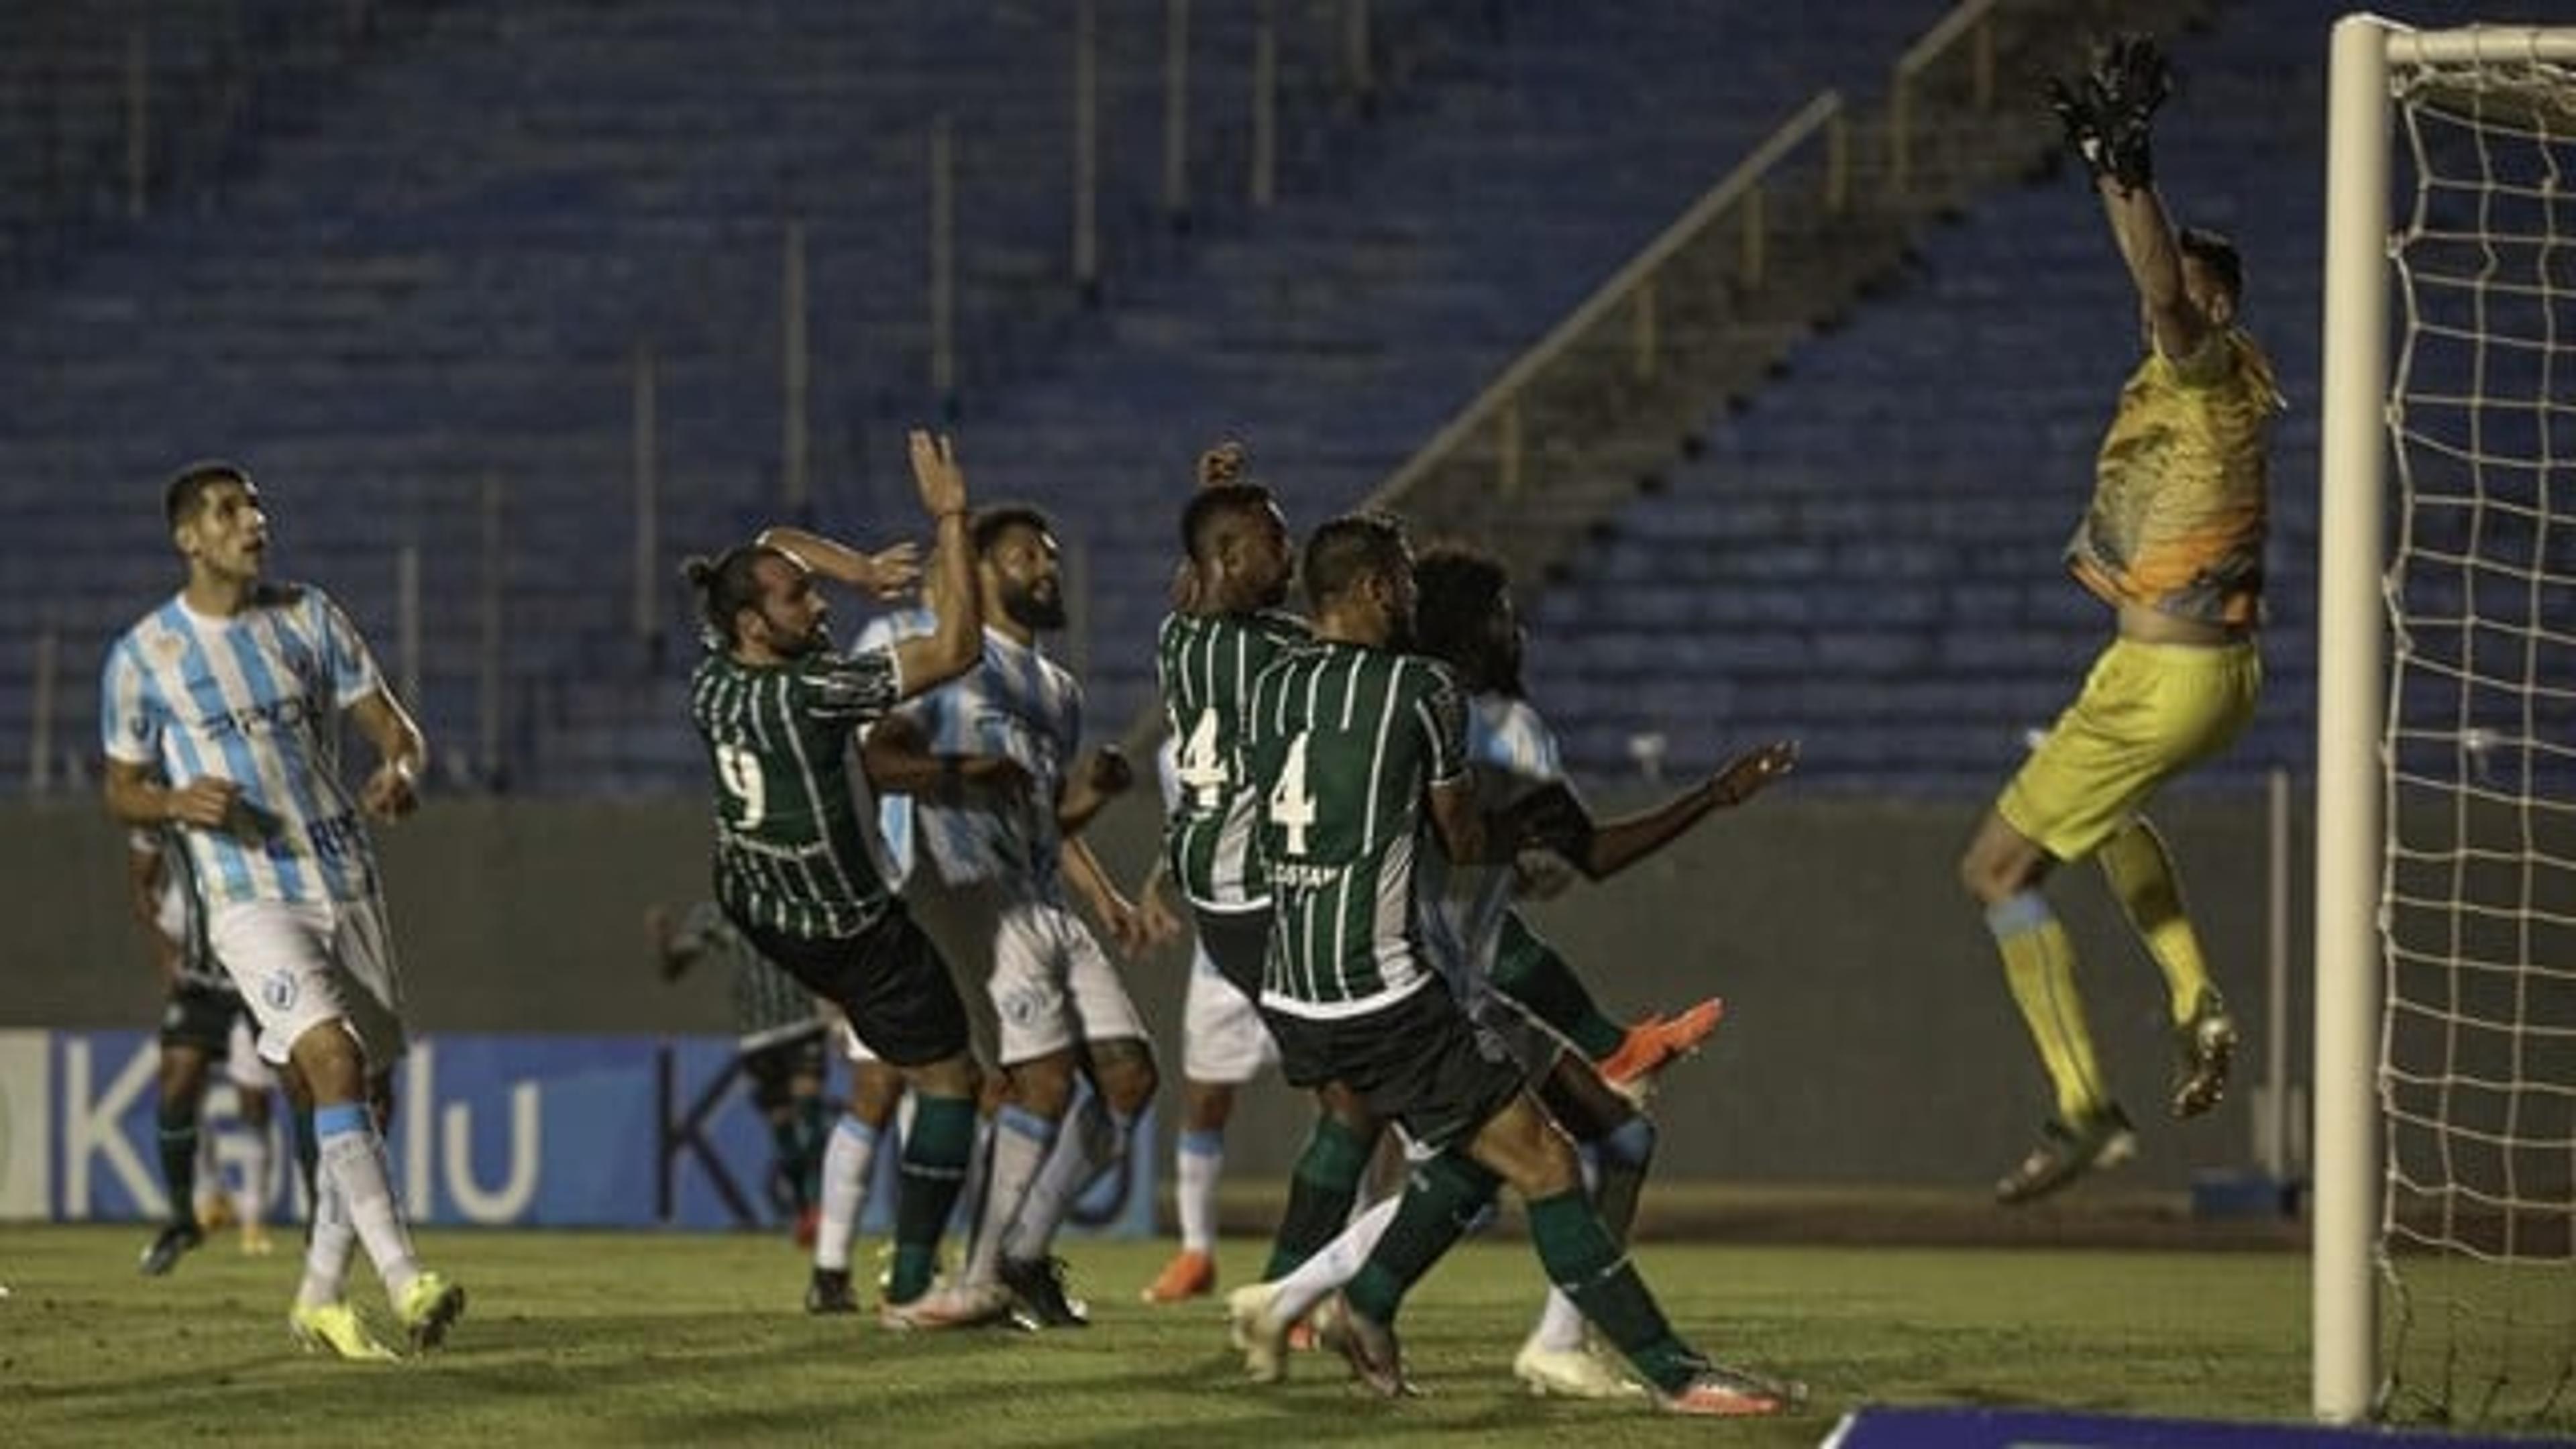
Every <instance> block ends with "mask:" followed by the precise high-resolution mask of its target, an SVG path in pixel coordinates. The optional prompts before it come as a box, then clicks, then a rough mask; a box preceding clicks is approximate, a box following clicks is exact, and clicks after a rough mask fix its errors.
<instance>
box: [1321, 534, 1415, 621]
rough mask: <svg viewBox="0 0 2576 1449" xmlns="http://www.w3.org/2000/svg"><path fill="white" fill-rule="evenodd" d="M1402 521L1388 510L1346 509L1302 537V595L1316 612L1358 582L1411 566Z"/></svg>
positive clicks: (1411, 561) (1399, 571)
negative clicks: (1346, 511) (1303, 541)
mask: <svg viewBox="0 0 2576 1449" xmlns="http://www.w3.org/2000/svg"><path fill="white" fill-rule="evenodd" d="M1412 552H1413V550H1412V546H1411V545H1410V544H1409V543H1407V542H1406V541H1405V537H1404V521H1403V520H1402V519H1400V518H1397V517H1396V516H1395V515H1394V514H1392V513H1377V512H1369V513H1345V514H1343V515H1342V516H1341V517H1339V518H1336V519H1334V520H1332V521H1331V522H1329V523H1327V524H1325V525H1324V526H1323V527H1321V528H1318V529H1316V530H1315V535H1314V537H1312V538H1309V539H1307V540H1306V561H1305V567H1304V569H1303V572H1304V574H1305V576H1306V599H1307V602H1308V603H1309V604H1310V605H1312V606H1313V608H1314V609H1315V611H1316V612H1317V613H1321V612H1323V611H1324V609H1325V608H1326V607H1327V606H1328V605H1330V604H1331V603H1332V602H1333V601H1335V600H1337V599H1340V598H1342V597H1343V596H1344V595H1346V594H1348V593H1350V591H1351V590H1352V589H1354V588H1357V587H1358V586H1359V585H1360V584H1361V583H1362V582H1364V581H1366V580H1368V579H1373V578H1386V577H1390V576H1393V575H1397V574H1401V573H1403V572H1404V571H1406V570H1408V569H1410V568H1412V567H1413V557H1412Z"/></svg>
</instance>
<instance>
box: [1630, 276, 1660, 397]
mask: <svg viewBox="0 0 2576 1449" xmlns="http://www.w3.org/2000/svg"><path fill="white" fill-rule="evenodd" d="M1629 316H1630V319H1631V320H1630V323H1629V340H1630V342H1631V343H1632V345H1633V347H1634V351H1635V356H1634V359H1633V362H1632V365H1631V369H1630V370H1631V372H1632V374H1633V375H1634V376H1635V377H1636V379H1637V381H1639V382H1652V381H1654V380H1655V374H1656V372H1657V371H1658V370H1660V368H1661V365H1662V362H1663V356H1662V353H1663V347H1662V339H1661V338H1660V337H1659V336H1658V335H1657V331H1658V328H1659V326H1660V319H1659V318H1658V317H1657V316H1656V308H1655V279H1654V278H1653V277H1648V278H1646V279H1645V280H1643V281H1641V282H1639V283H1638V284H1637V301H1636V306H1635V308H1634V310H1633V311H1631V312H1630V314H1629Z"/></svg>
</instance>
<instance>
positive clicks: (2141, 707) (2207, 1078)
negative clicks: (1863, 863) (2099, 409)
mask: <svg viewBox="0 0 2576 1449" xmlns="http://www.w3.org/2000/svg"><path fill="white" fill-rule="evenodd" d="M2170 89H2171V76H2170V72H2169V71H2168V69H2167V67H2166V64H2165V60H2164V57H2163V56H2162V55H2161V54H2160V53H2159V52H2158V50H2157V49H2156V46H2155V43H2154V42H2153V41H2151V40H2147V39H2144V38H2142V37H2127V38H2123V39H2121V40H2118V41H2116V42H2114V43H2113V44H2112V45H2110V46H2109V47H2108V48H2107V49H2106V50H2105V51H2103V52H2102V53H2101V54H2100V55H2099V56H2098V57H2097V59H2096V60H2095V62H2094V65H2093V67H2092V69H2091V70H2090V71H2089V72H2088V73H2087V74H2085V75H2084V76H2082V77H2080V78H2078V79H2076V80H2075V81H2073V82H2072V83H2068V82H2060V83H2057V84H2056V85H2054V86H2053V87H2052V95H2053V98H2054V103H2055V107H2056V110H2057V113H2058V115H2059V118H2060V119H2061V120H2063V121H2064V122H2065V125H2066V131H2067V137H2068V140H2069V141H2070V142H2071V143H2072V144H2073V146H2074V148H2075V151H2076V153H2077V155H2078V156H2080V157H2081V158H2082V159H2083V161H2084V162H2085V164H2086V166H2087V167H2088V168H2089V169H2090V171H2091V174H2092V185H2093V189H2094V190H2095V191H2096V192H2097V193H2099V195H2100V196H2101V198H2102V205H2103V210H2104V212H2105V213H2106V215H2107V216H2108V218H2109V220H2110V223H2111V232H2112V235H2113V236H2114V237H2115V238H2116V239H2117V241H2118V243H2119V248H2120V255H2121V258H2122V259H2123V260H2124V261H2125V262H2126V263H2127V264H2128V269H2129V276H2130V278H2131V279H2132V280H2133V281H2135V282H2136V284H2137V288H2138V298H2139V301H2140V303H2141V304H2142V310H2143V312H2144V321H2145V325H2146V330H2147V333H2148V338H2149V341H2148V348H2147V356H2146V358H2145V360H2144V361H2142V362H2140V363H2139V364H2138V368H2137V371H2136V372H2134V373H2132V374H2131V375H2130V377H2129V381H2128V384H2127V386H2126V387H2124V388H2123V389H2122V390H2121V393H2120V402H2119V407H2118V410H2117V412H2116V413H2114V415H2113V417H2112V420H2111V427H2110V431H2109V432H2108V433H2107V434H2106V435H2105V436H2104V438H2103V440H2102V449H2101V455H2100V458H2099V461H2098V462H2097V464H2096V468H2095V482H2094V490H2093V501H2092V506H2091V507H2090V508H2089V509H2087V510H2086V512H2085V515H2084V520H2083V522H2082V524H2081V525H2079V526H2078V527H2077V529H2076V531H2075V536H2074V538H2073V540H2072V541H2071V542H2069V544H2068V545H2067V549H2066V562H2067V566H2068V568H2069V570H2070V571H2072V572H2073V574H2074V575H2075V577H2076V579H2077V581H2078V582H2080V583H2081V584H2083V586H2084V587H2085V588H2086V589H2088V590H2090V591H2091V592H2093V593H2094V594H2095V595H2096V596H2098V597H2100V598H2101V599H2102V600H2103V602H2105V603H2107V604H2109V605H2111V606H2112V608H2113V609H2114V610H2116V611H2117V613H2118V621H2119V632H2118V637H2117V638H2116V639H2114V640H2113V641H2112V643H2111V645H2110V646H2109V647H2108V648H2107V649H2105V650H2104V651H2103V652H2102V654H2101V656H2100V658H2099V659H2098V660H2096V661H2095V663H2094V665H2093V668H2092V671H2091V673H2090V674H2089V675H2088V676H2087V677H2086V679H2085V681H2084V688H2083V691H2082V692H2081V693H2080V694H2079V695H2077V697H2076V699H2075V702H2074V703H2073V704H2072V705H2070V706H2068V708H2067V709H2066V711H2065V713H2063V714H2061V715H2060V716H2058V719H2057V721H2056V723H2055V724H2054V725H2053V726H2052V727H2051V728H2050V729H2049V731H2048V734H2047V736H2046V738H2045V739H2044V740H2043V741H2042V742H2041V743H2040V744H2039V745H2038V746H2037V747H2036V748H2035V749H2033V750H2032V752H2031V755H2030V758H2029V760H2028V761H2027V762H2025V763H2024V764H2023V765H2022V767H2021V770H2020V771H2019V772H2018V773H2017V774H2015V775H2014V776H2013V778H2012V780H2011V782H2010V783H2008V784H2007V785H2005V787H2004V790H2003V793H2002V795H2001V796H2000V797H1998V798H1997V799H1996V801H1995V805H1994V808H1993V810H1992V811H1990V812H1989V813H1988V814H1987V816H1986V818H1985V820H1984V822H1983V823H1982V824H1981V825H1980V826H1979V827H1978V830H1977V835H1976V838H1975V840H1973V841H1972V842H1970V844H1969V846H1968V850H1967V854H1966V855H1965V856H1964V857H1963V858H1962V859H1961V860H1960V862H1959V876H1960V880H1961V881H1962V883H1963V884H1965V886H1966V887H1967V889H1968V891H1969V893H1970V894H1972V895H1974V896H1975V897H1976V898H1977V900H1978V902H1979V903H1980V904H1982V905H1983V906H1984V908H1985V915H1986V927H1987V929H1988V930H1989V931H1991V932H1992V933H1993V935H1994V938H1995V946H1996V949H1997V950H1998V951H1999V952H2000V953H2001V955H2002V957H2003V962H2004V975H2005V978H2006V980H2007V981H2008V982H2009V983H2010V984H2011V987H2012V995H2013V1000H2014V1001H2015V1002H2016V1003H2018V1004H2019V1006H2020V1008H2021V1013H2022V1017H2023V1019H2024V1020H2025V1021H2026V1022H2027V1023H2028V1024H2029V1027H2030V1033H2031V1036H2032V1038H2033V1040H2034V1041H2035V1042H2036V1043H2037V1045H2038V1047H2039V1054H2040V1058H2041V1060H2042V1061H2043V1062H2045V1063H2046V1065H2047V1068H2048V1074H2049V1077H2050V1079H2051V1081H2052V1083H2053V1084H2054V1086H2055V1088H2056V1097H2057V1117H2056V1119H2055V1120H2053V1121H2051V1122H2049V1123H2048V1124H2047V1127H2046V1130H2045V1132H2044V1134H2043V1136H2042V1138H2041V1140H2040V1143H2039V1145H2038V1146H2037V1147H2035V1148H2033V1149H2032V1151H2031V1153H2030V1155H2029V1156H2028V1157H2027V1158H2026V1159H2025V1160H2024V1161H2023V1162H2022V1163H2021V1164H2020V1165H2019V1166H2017V1167H2015V1168H2014V1169H2013V1170H2012V1171H2011V1172H2009V1173H2007V1174H2006V1175H2005V1176H2004V1177H2003V1179H2002V1180H2001V1181H1999V1182H1997V1183H1996V1185H1995V1195H1996V1196H1997V1197H1998V1198H2000V1199H2001V1200H2003V1201H2005V1202H2008V1203H2018V1202H2028V1201H2031V1200H2033V1199H2035V1198H2039V1197H2042V1196H2045V1195H2047V1194H2049V1193H2051V1192H2054V1191H2056V1190H2057V1189H2059V1188H2062V1187H2064V1186H2066V1185H2067V1184H2068V1183H2071V1182H2073V1181H2074V1180H2076V1179H2077V1178H2079V1177H2081V1176H2083V1175H2084V1174H2085V1173H2086V1172H2088V1171H2091V1170H2092V1169H2094V1168H2096V1167H2107V1166H2110V1165H2112V1164H2114V1163H2117V1162H2119V1161H2121V1160H2123V1159H2125V1158H2126V1157H2128V1156H2129V1155H2130V1154H2131V1153H2132V1152H2133V1151H2135V1150H2136V1138H2135V1135H2134V1134H2133V1133H2132V1132H2131V1130H2130V1126H2129V1121H2128V1118H2127V1117H2126V1116H2124V1115H2123V1114H2122V1113H2121V1110H2120V1107H2119V1104H2118V1103H2117V1102H2115V1101H2114V1100H2113V1099H2112V1096H2111V1093H2110V1090H2109V1088H2108V1086H2107V1085H2106V1084H2105V1083H2104V1081H2103V1079H2102V1073H2101V1069H2100V1067H2099V1065H2098V1064H2097V1063H2096V1062H2095V1059H2094V1054H2093V1042H2092V1037H2091V1035H2090V1033H2089V1032H2088V1030H2087V1029H2086V1026H2085V1023H2084V1011H2083V1005H2082V1002H2081V1001H2080V999H2079V998H2078V996H2077V993H2076V989H2075V951H2074V947H2073V945H2072V943H2071V942H2070V941H2069V939H2068V937H2067V933H2066V930H2065V928H2064V927H2063V926H2061V925H2060V924H2059V923H2058V920H2057V917H2056V915H2055V913H2054V912H2052V911H2051V910H2050V908H2049V904H2048V898H2047V897H2046V896H2045V895H2043V894H2042V893H2041V890H2040V887H2041V884H2042V883H2043V882H2044V881H2045V880H2046V879H2047V876H2048V873H2049V871H2050V870H2051V869H2052V868H2054V867H2055V866H2056V865H2057V863H2058V862H2060V861H2071V860H2080V859H2082V858H2083V857H2085V856H2088V855H2089V856H2094V857H2096V858H2098V859H2099V860H2100V861H2101V863H2102V872H2103V875H2104V877H2105V878H2106V879H2107V880H2108V881H2109V883H2110V886H2111V890H2112V893H2113V894H2114V895H2116V896H2118V897H2119V900H2120V905H2121V907H2122V909H2123V911H2124V912H2125V913H2126V915H2127V917H2128V920H2129V923H2130V924H2131V925H2132V926H2133V927H2135V928H2136V930H2137V932H2138V934H2139V936H2140V937H2141V938H2142V939H2143V940H2144V941H2145V943H2146V947H2147V950H2148V952H2149V954H2150V955H2152V956H2153V957H2154V958H2155V961H2156V964H2157V965H2158V966H2159V967H2160V968H2162V970H2163V972H2164V975H2165V980H2166V983H2167V986H2168V987H2169V989H2170V995H2171V1003H2172V1015H2173V1022H2174V1042H2175V1068H2174V1080H2173V1084H2172V1089H2171V1096H2170V1099H2169V1102H2168V1105H2169V1107H2170V1108H2171V1110H2172V1112H2173V1114H2174V1115H2175V1116H2177V1117H2192V1116H2197V1115H2199V1114H2200V1113H2202V1112H2206V1111H2208V1110H2209V1109H2210V1108H2211V1107H2213V1106H2215V1105H2217V1103H2218V1100H2219V1098H2220V1097H2221V1096H2222V1095H2223V1094H2224V1092H2225V1090H2226V1085H2227V1071H2228V1065H2229V1059H2230V1057H2231V1055H2232V1054H2233V1052H2234V1050H2235V1045H2236V1027H2235V1024H2234V1023H2233V1022H2232V1021H2231V1020H2230V1019H2229V1018H2228V1015H2227V1009H2226V1006H2225V1003H2224V1002H2223V1001H2222V1000H2221V998H2220V996H2219V993H2218V989H2217V988H2216V987H2215V986H2213V985H2212V984H2211V983H2210V979H2209V971H2208V967H2207V965H2206V963H2205V962H2204V960H2203V958H2202V954H2201V948H2200V942H2199V939H2198V937H2197V936H2196V935H2195V934H2194V933H2193V931H2192V927H2191V920H2190V918H2189V916H2187V915H2186V914H2185V913H2184V909H2183V903H2182V893H2181V889H2180V886H2179V885H2178V883H2177V881H2176V879H2175V876H2174V869H2173V862H2172V860H2171V858H2170V857H2169V856H2168V855H2167V854H2166V851H2165V848H2164V844H2163V842H2162V841H2161V840H2159V839H2158V838H2157V836H2156V833H2155V831H2154V830H2153V829H2152V828H2151V827H2149V825H2148V824H2147V821H2146V818H2145V817H2144V816H2143V815H2141V814H2140V813H2139V811H2140V810H2141V808H2142V807H2143V806H2144V805H2145V804H2146V801H2147V799H2148V797H2149V796H2151V795H2153V794H2154V793H2155V791H2156V789H2157V788H2158V787H2159V786H2161V785H2163V784H2164V782H2165V781H2167V780H2169V779H2172V778H2173V777H2174V776H2175V775H2177V774H2179V773H2181V772H2182V771H2183V770H2185V769H2187V768H2189V767H2190V766H2192V765H2194V764H2196V763H2198V762H2199V761H2201V760H2203V759H2206V758H2208V757H2209V756H2211V755H2214V754H2216V753H2218V752H2219V751H2220V750H2223V749H2225V748H2226V747H2227V746H2228V745H2229V744H2230V743H2231V742H2233V741H2234V740H2235V738H2236V736H2237V735H2238V734H2239V733H2240V732H2242V731H2243V729H2244V727H2245V724H2246V722H2247V720H2249V719H2250V718H2251V717H2252V715H2253V712H2254V702H2255V698H2256V696H2257V695H2258V694H2259V693H2260V691H2261V687H2262V663H2261V660H2260V658H2259V657H2258V655H2257V654H2256V652H2255V645H2254V630H2255V625H2256V624H2257V622H2258V618H2259V614H2260V608H2261V598H2262V586H2263V534H2264V515H2265V482H2264V451H2265V444H2266V434H2267V432H2268V431H2269V426H2270V421H2271V418H2272V416H2273V414H2274V413H2276V412H2278V411H2279V409H2280V406H2281V399H2280V395H2279V393H2278V392H2277V391H2276V389H2275V388H2274V385H2273V380H2272V368H2271V364H2270V362H2269V361H2267V360H2266V359H2265V357H2264V356H2263V353H2262V351H2261V349H2259V348H2257V347H2256V346H2255V344H2254V340H2253V339H2252V338H2251V337H2248V336H2247V335H2246V334H2245V333H2244V332H2243V331H2242V330H2241V329H2239V328H2238V327H2237V326H2236V325H2235V323H2236V315H2237V307H2238V303H2239V300H2240V299H2241V297H2242V295H2243V286H2244V276H2243V270H2242V266H2241V264H2240V263H2239V261H2238V259H2237V255H2236V249H2235V248H2234V247H2233V246H2232V245H2230V244H2229V243H2228V242H2227V241H2226V240H2225V239H2224V238H2222V237H2219V236H2216V235H2214V234H2211V233H2208V232H2203V231H2197V230H2183V231H2177V230H2176V228H2175V226H2174V224H2173V222H2172V220H2171V219H2170V218H2169V217H2168V216H2167V215H2166V214H2165V208H2164V203H2163V201H2162V200H2161V199H2160V198H2159V197H2158V196H2157V194H2156V190H2155V185H2154V173H2153V167H2152V164H2151V161H2150V156H2149V150H2150V148H2149V139H2150V131H2151V122H2152V118H2153V116H2154V113H2155V110H2156V107H2157V106H2158V105H2159V104H2160V103H2161V102H2162V101H2163V100H2164V99H2165V96H2166V94H2167V93H2168V91H2169V90H2170Z"/></svg>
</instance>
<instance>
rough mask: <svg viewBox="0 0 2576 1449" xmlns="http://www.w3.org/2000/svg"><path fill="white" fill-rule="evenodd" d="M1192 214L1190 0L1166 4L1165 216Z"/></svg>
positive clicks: (1185, 219) (1179, 220)
mask: <svg viewBox="0 0 2576 1449" xmlns="http://www.w3.org/2000/svg"><path fill="white" fill-rule="evenodd" d="M1189 218H1190V0H1165V3H1164V6H1163V219H1164V220H1165V221H1168V222H1170V223H1171V224H1173V225H1174V226H1176V227H1177V226H1185V225H1187V224H1188V223H1189Z"/></svg>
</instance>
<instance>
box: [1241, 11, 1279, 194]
mask: <svg viewBox="0 0 2576 1449" xmlns="http://www.w3.org/2000/svg"><path fill="white" fill-rule="evenodd" d="M1278 172H1279V16H1278V5H1277V0H1261V17H1260V19H1259V20H1257V21H1256V22H1254V26H1253V32H1252V177H1251V184H1250V186H1249V188H1248V190H1249V192H1250V195H1251V197H1252V204H1253V205H1254V206H1255V207H1262V208H1266V207H1268V206H1269V205H1270V202H1271V200H1272V198H1273V197H1275V196H1276V195H1277V194H1278V187H1279V175H1278Z"/></svg>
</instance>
